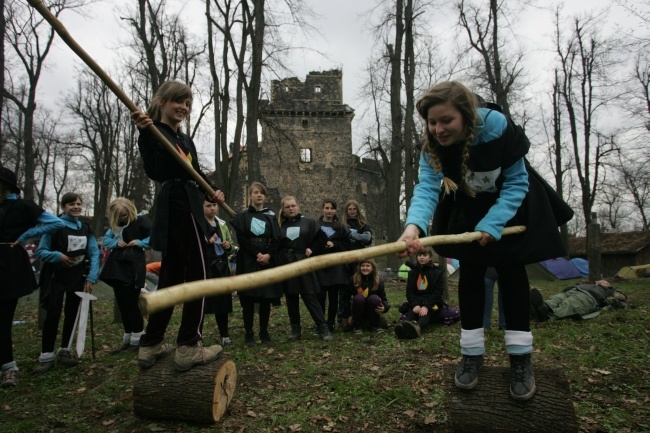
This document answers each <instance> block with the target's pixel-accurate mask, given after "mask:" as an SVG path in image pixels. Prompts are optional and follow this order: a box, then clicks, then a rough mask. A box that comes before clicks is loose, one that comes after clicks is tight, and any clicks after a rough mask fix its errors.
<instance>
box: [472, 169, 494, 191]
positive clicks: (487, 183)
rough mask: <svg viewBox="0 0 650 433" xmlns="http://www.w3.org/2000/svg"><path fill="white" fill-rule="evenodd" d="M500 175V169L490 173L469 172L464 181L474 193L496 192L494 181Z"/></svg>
mask: <svg viewBox="0 0 650 433" xmlns="http://www.w3.org/2000/svg"><path fill="white" fill-rule="evenodd" d="M500 175H501V167H499V168H497V169H496V170H492V171H470V172H469V173H467V175H466V181H467V184H468V185H469V186H471V187H472V189H474V191H476V192H497V191H498V189H497V185H496V181H497V179H498V178H499V176H500Z"/></svg>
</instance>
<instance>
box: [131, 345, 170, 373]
mask: <svg viewBox="0 0 650 433" xmlns="http://www.w3.org/2000/svg"><path fill="white" fill-rule="evenodd" d="M173 351H174V348H173V347H171V346H170V345H169V344H166V343H158V344H156V345H155V346H145V347H143V346H141V347H140V349H139V350H138V365H139V366H140V368H151V367H153V365H154V364H155V363H156V360H157V359H159V358H164V357H166V356H169V355H170V354H171V353H172V352H173Z"/></svg>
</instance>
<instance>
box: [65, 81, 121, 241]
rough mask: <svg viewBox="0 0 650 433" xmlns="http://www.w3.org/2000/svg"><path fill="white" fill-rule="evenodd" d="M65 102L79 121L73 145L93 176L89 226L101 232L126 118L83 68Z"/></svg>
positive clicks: (106, 90)
mask: <svg viewBox="0 0 650 433" xmlns="http://www.w3.org/2000/svg"><path fill="white" fill-rule="evenodd" d="M68 101H69V102H68V104H67V108H68V109H69V110H70V111H71V112H72V114H73V115H74V116H75V117H76V118H77V119H78V120H79V122H80V124H81V127H80V135H81V136H80V141H79V143H78V144H77V147H78V148H79V149H80V150H81V151H82V152H81V157H82V158H83V159H84V160H85V161H86V164H87V167H88V168H89V169H90V170H91V171H92V173H93V177H94V196H93V198H94V202H93V208H94V213H95V220H94V227H93V229H94V230H95V233H102V232H103V228H104V215H105V214H106V209H107V207H108V202H109V201H110V199H111V193H112V191H113V188H112V185H113V183H114V180H115V178H114V171H115V167H116V160H117V149H118V145H119V143H120V142H121V141H122V134H121V132H122V124H123V123H124V122H126V121H127V119H128V115H127V113H126V107H124V106H123V105H122V104H121V103H120V102H119V101H118V100H117V98H116V97H115V96H114V95H113V94H112V93H111V91H110V89H109V88H108V87H107V86H106V84H105V83H104V82H103V81H101V80H100V79H99V78H97V77H96V76H94V75H93V74H91V73H90V72H87V71H84V72H81V73H80V76H79V79H78V82H77V89H76V91H75V92H74V93H73V94H72V95H71V96H70V97H69V98H68Z"/></svg>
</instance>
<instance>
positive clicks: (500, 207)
mask: <svg viewBox="0 0 650 433" xmlns="http://www.w3.org/2000/svg"><path fill="white" fill-rule="evenodd" d="M503 177H504V181H503V185H502V186H501V192H500V194H499V198H498V199H497V201H496V202H495V203H494V204H493V205H492V207H491V208H490V210H489V211H488V213H487V214H486V215H485V217H483V219H482V220H481V221H479V223H478V224H477V225H476V230H478V231H482V232H485V233H488V234H490V235H492V237H493V238H494V239H495V240H497V241H498V240H500V239H501V232H502V231H503V228H504V227H505V225H506V223H507V222H508V221H510V219H512V217H514V216H515V214H516V213H517V209H519V207H520V206H521V203H522V202H523V201H524V198H525V197H526V194H527V193H528V172H527V171H526V165H525V163H524V158H520V159H519V160H518V161H517V162H515V163H514V164H512V165H511V166H510V167H508V168H506V169H504V170H503Z"/></svg>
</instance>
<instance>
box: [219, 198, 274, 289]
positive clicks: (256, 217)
mask: <svg viewBox="0 0 650 433" xmlns="http://www.w3.org/2000/svg"><path fill="white" fill-rule="evenodd" d="M231 223H232V226H233V227H234V228H235V232H236V233H237V243H238V244H239V252H238V253H237V274H238V275H241V274H248V273H251V272H257V271H262V270H265V269H270V268H272V267H273V266H274V265H275V261H276V260H277V257H276V256H277V250H278V247H279V246H280V240H281V237H282V236H281V235H280V226H279V225H278V220H277V219H276V218H275V214H274V213H273V212H271V211H270V210H268V209H266V208H265V209H262V210H260V211H258V210H256V209H255V208H254V207H253V206H249V207H248V209H246V210H244V211H241V212H239V213H238V214H237V215H235V217H234V218H233V219H232V222H231ZM258 253H262V254H270V255H271V260H270V262H269V264H268V265H265V266H262V265H260V264H259V263H257V254H258ZM238 294H239V296H256V297H261V298H267V299H275V298H279V297H280V296H282V287H281V286H280V285H278V284H264V282H263V281H260V285H259V286H257V287H256V288H254V289H249V290H246V291H241V292H239V293H238Z"/></svg>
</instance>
